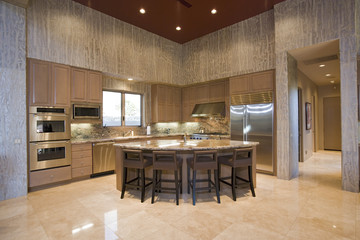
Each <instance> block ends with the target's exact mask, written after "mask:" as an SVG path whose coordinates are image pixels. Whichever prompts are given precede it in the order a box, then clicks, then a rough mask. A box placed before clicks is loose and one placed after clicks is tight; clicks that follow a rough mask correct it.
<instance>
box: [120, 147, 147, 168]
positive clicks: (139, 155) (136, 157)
mask: <svg viewBox="0 0 360 240" xmlns="http://www.w3.org/2000/svg"><path fill="white" fill-rule="evenodd" d="M123 152H124V162H130V161H133V162H134V161H136V162H140V163H141V164H144V156H143V152H142V151H141V150H134V149H123Z"/></svg>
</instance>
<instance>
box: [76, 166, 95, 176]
mask: <svg viewBox="0 0 360 240" xmlns="http://www.w3.org/2000/svg"><path fill="white" fill-rule="evenodd" d="M90 174H92V166H88V167H79V168H73V169H72V178H77V177H82V176H89V175H90Z"/></svg>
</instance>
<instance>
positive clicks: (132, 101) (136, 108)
mask: <svg viewBox="0 0 360 240" xmlns="http://www.w3.org/2000/svg"><path fill="white" fill-rule="evenodd" d="M124 116H125V126H141V95H139V94H130V93H125V115H124Z"/></svg>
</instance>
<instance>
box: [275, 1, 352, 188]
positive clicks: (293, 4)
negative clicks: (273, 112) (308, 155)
mask: <svg viewBox="0 0 360 240" xmlns="http://www.w3.org/2000/svg"><path fill="white" fill-rule="evenodd" d="M355 1H358V0H341V1H338V0H291V1H285V2H282V3H279V4H277V5H275V8H274V11H275V43H276V44H275V54H276V88H277V106H276V107H277V119H278V124H277V126H278V128H277V136H278V140H277V154H278V155H277V156H278V157H277V161H278V171H277V173H278V177H280V178H284V179H289V177H290V176H291V173H293V172H294V171H297V170H296V169H294V168H296V164H295V161H297V158H289V157H290V156H289V154H290V151H291V149H290V145H289V144H288V142H289V136H290V134H291V132H290V131H291V122H290V121H289V114H290V111H289V108H288V103H289V94H290V93H289V89H288V76H287V71H288V70H287V51H288V50H292V49H296V48H301V47H305V46H309V45H313V44H317V43H321V42H325V41H330V40H335V39H340V72H341V106H342V109H341V116H342V126H341V129H342V185H343V189H345V190H348V191H354V192H358V191H359V161H358V141H357V139H358V136H357V131H354V129H356V128H357V127H358V123H357V109H356V108H357V92H356V77H357V76H356V54H357V51H358V47H357V39H356V35H355V32H356V31H355Z"/></svg>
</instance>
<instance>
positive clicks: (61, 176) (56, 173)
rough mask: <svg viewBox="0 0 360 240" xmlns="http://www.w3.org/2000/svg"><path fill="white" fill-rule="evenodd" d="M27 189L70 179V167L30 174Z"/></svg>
mask: <svg viewBox="0 0 360 240" xmlns="http://www.w3.org/2000/svg"><path fill="white" fill-rule="evenodd" d="M29 178H30V181H29V187H37V186H41V185H45V184H50V183H56V182H61V181H65V180H70V179H71V167H70V166H67V167H59V168H52V169H45V170H39V171H34V172H30V176H29Z"/></svg>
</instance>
